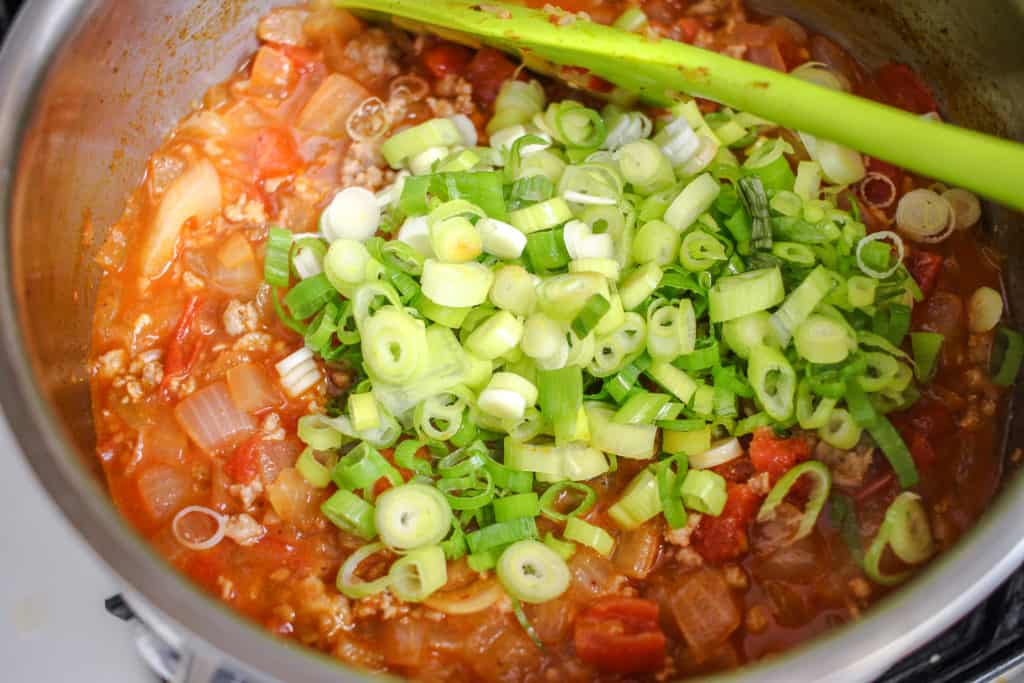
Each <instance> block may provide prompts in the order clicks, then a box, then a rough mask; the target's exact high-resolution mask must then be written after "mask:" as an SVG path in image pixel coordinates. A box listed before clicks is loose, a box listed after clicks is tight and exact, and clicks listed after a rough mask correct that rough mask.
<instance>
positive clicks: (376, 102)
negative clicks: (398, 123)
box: [345, 97, 391, 142]
mask: <svg viewBox="0 0 1024 683" xmlns="http://www.w3.org/2000/svg"><path fill="white" fill-rule="evenodd" d="M390 128H391V115H390V114H389V113H388V106H387V105H386V104H384V101H383V100H381V99H380V98H379V97H368V98H366V99H365V100H363V101H362V102H360V103H359V106H358V107H356V108H355V109H353V110H352V113H351V114H349V115H348V119H346V121H345V132H346V133H348V136H349V137H350V138H352V139H353V140H355V141H356V142H374V141H376V140H379V139H380V138H382V137H383V136H384V134H385V133H387V132H388V130H389V129H390Z"/></svg>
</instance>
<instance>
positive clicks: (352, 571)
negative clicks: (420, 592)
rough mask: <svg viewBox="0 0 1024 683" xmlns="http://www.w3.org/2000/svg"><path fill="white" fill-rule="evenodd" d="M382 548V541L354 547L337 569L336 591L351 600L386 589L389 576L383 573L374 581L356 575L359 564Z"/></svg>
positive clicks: (389, 581)
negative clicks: (364, 579)
mask: <svg viewBox="0 0 1024 683" xmlns="http://www.w3.org/2000/svg"><path fill="white" fill-rule="evenodd" d="M382 550H384V544H383V543H368V544H366V545H364V546H362V547H360V548H358V549H356V550H355V551H354V552H353V553H352V554H351V555H349V556H348V557H347V558H346V559H345V562H344V563H342V565H341V569H339V570H338V578H337V580H336V581H335V584H336V585H337V587H338V591H339V592H340V593H341V594H342V595H344V596H345V597H347V598H351V599H353V600H359V599H360V598H366V597H369V596H371V595H376V594H377V593H380V592H381V591H385V590H387V588H388V586H390V585H391V577H390V576H387V575H385V576H382V577H380V578H379V579H376V580H374V581H363V580H362V579H360V578H359V577H358V576H357V575H356V572H357V571H358V570H359V565H361V564H362V563H363V562H364V561H365V560H366V559H367V558H369V557H372V556H373V555H376V554H377V553H379V552H380V551H382Z"/></svg>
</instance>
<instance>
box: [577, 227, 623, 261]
mask: <svg viewBox="0 0 1024 683" xmlns="http://www.w3.org/2000/svg"><path fill="white" fill-rule="evenodd" d="M614 256H615V242H614V240H612V236H611V235H609V234H608V233H602V234H600V235H588V236H587V237H585V238H583V242H582V244H581V245H580V246H579V247H578V248H577V249H576V254H575V256H574V258H576V259H597V258H599V259H610V258H612V257H614Z"/></svg>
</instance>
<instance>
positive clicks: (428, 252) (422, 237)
mask: <svg viewBox="0 0 1024 683" xmlns="http://www.w3.org/2000/svg"><path fill="white" fill-rule="evenodd" d="M398 240H399V241H400V242H405V243H406V244H408V245H409V246H410V247H412V248H413V249H415V250H416V251H418V252H419V253H421V254H423V255H424V256H426V257H428V258H429V257H432V256H433V255H434V247H433V245H431V243H430V221H429V220H427V217H426V216H412V217H410V218H406V219H405V222H404V223H402V227H401V228H399V229H398Z"/></svg>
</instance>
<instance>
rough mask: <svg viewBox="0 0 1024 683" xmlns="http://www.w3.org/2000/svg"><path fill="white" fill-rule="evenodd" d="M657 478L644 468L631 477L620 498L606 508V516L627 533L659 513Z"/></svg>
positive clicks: (660, 508) (659, 501)
mask: <svg viewBox="0 0 1024 683" xmlns="http://www.w3.org/2000/svg"><path fill="white" fill-rule="evenodd" d="M661 510H662V507H661V498H660V495H659V488H658V478H657V476H656V475H655V473H654V472H653V471H652V470H651V469H650V468H647V467H645V468H644V469H642V470H640V472H639V473H638V474H637V475H636V476H635V477H633V480H632V481H630V482H629V484H628V485H627V486H626V489H625V490H624V491H623V492H622V497H621V498H619V500H618V501H616V502H615V504H613V505H612V506H611V507H609V508H608V516H609V517H611V518H612V519H613V520H614V521H615V523H616V524H618V525H619V527H621V528H622V529H625V530H627V531H629V530H630V529H635V528H637V527H639V526H640V525H641V524H643V523H644V522H646V521H648V520H649V519H652V518H653V517H655V516H656V515H657V514H658V513H659V512H661Z"/></svg>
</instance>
